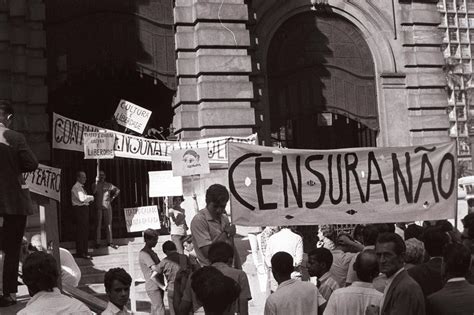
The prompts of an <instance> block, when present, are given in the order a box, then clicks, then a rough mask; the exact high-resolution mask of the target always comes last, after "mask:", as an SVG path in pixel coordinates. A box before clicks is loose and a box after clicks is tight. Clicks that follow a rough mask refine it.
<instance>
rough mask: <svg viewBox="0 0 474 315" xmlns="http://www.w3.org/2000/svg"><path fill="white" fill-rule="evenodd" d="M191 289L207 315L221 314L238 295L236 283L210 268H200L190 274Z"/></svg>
mask: <svg viewBox="0 0 474 315" xmlns="http://www.w3.org/2000/svg"><path fill="white" fill-rule="evenodd" d="M191 288H192V289H193V291H194V293H195V294H196V297H197V299H198V300H199V301H200V302H201V303H202V305H203V307H204V311H205V312H206V314H207V315H220V314H223V313H224V312H225V311H226V310H228V309H229V307H230V306H231V305H232V303H233V302H234V301H235V300H236V299H237V298H238V297H239V294H240V287H239V285H238V284H237V282H235V281H234V280H232V279H231V278H229V277H226V276H224V275H223V274H222V273H221V272H220V271H219V270H217V269H216V268H214V267H212V266H205V267H202V268H201V269H198V270H197V271H196V272H194V273H193V274H192V276H191Z"/></svg>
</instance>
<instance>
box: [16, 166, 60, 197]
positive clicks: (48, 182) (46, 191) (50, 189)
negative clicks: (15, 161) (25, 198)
mask: <svg viewBox="0 0 474 315" xmlns="http://www.w3.org/2000/svg"><path fill="white" fill-rule="evenodd" d="M23 178H24V179H25V183H26V184H27V185H28V188H29V189H30V191H31V192H33V193H35V194H38V195H42V196H45V197H48V198H51V199H54V200H57V201H61V169H60V168H55V167H51V166H47V165H43V164H39V165H38V168H37V169H36V170H34V171H33V172H30V173H23Z"/></svg>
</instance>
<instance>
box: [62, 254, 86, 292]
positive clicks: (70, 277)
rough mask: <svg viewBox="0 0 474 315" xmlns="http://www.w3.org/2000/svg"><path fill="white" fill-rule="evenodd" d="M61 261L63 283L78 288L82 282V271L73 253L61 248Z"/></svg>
mask: <svg viewBox="0 0 474 315" xmlns="http://www.w3.org/2000/svg"><path fill="white" fill-rule="evenodd" d="M59 259H60V260H61V282H62V283H63V284H68V285H70V286H73V287H77V285H78V284H79V281H81V269H79V266H78V265H77V264H76V261H75V260H74V257H72V255H71V253H70V252H69V251H68V250H67V249H64V248H61V247H60V248H59Z"/></svg>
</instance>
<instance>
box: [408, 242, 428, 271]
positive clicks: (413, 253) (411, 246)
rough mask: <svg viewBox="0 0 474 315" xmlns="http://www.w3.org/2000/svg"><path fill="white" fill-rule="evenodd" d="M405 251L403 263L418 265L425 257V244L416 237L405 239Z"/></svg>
mask: <svg viewBox="0 0 474 315" xmlns="http://www.w3.org/2000/svg"><path fill="white" fill-rule="evenodd" d="M405 246H406V253H405V263H407V264H412V265H419V264H421V263H422V262H423V259H424V258H425V245H424V244H423V242H422V241H420V240H419V239H417V238H414V237H412V238H410V239H408V240H406V241H405Z"/></svg>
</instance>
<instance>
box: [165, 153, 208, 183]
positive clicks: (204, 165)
mask: <svg viewBox="0 0 474 315" xmlns="http://www.w3.org/2000/svg"><path fill="white" fill-rule="evenodd" d="M171 167H172V169H173V175H174V176H191V175H199V174H209V172H210V170H209V157H208V155H207V149H206V148H196V149H185V150H175V151H173V152H171Z"/></svg>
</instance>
